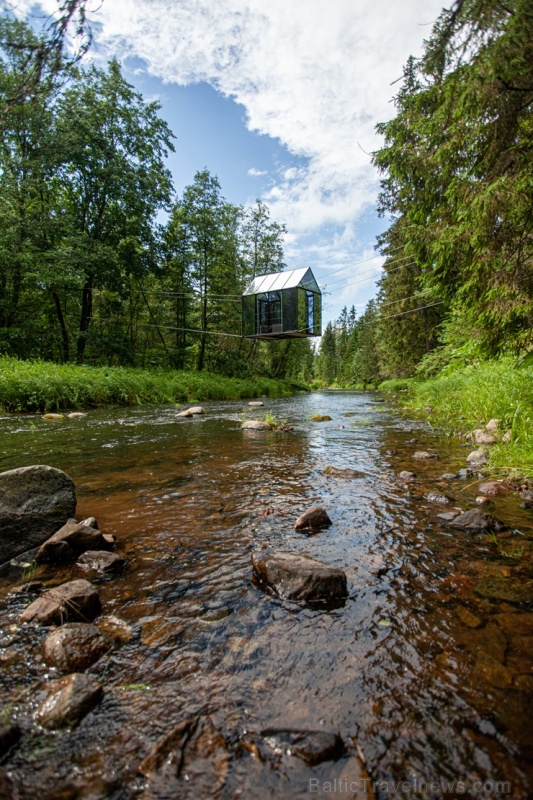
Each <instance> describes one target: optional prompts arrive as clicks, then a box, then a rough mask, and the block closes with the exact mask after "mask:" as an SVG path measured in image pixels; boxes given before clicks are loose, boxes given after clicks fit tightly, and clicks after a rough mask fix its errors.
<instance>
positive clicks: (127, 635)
mask: <svg viewBox="0 0 533 800" xmlns="http://www.w3.org/2000/svg"><path fill="white" fill-rule="evenodd" d="M97 627H98V629H99V630H100V631H103V633H104V634H107V635H108V636H109V637H110V638H111V639H112V640H113V641H114V642H115V643H116V644H127V643H128V642H129V641H130V639H131V637H132V634H133V630H132V627H131V625H128V623H127V622H126V621H125V620H123V619H120V617H116V616H114V615H113V614H110V615H109V616H107V617H100V618H99V620H98V622H97Z"/></svg>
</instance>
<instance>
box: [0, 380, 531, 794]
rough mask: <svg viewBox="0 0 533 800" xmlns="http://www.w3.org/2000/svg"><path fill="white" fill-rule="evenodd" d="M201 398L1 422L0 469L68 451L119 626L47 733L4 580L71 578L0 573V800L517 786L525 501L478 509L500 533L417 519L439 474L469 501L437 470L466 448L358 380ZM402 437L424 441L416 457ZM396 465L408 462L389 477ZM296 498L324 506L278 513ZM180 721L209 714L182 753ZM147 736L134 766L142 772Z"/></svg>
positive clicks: (496, 790)
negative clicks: (85, 692) (341, 599)
mask: <svg viewBox="0 0 533 800" xmlns="http://www.w3.org/2000/svg"><path fill="white" fill-rule="evenodd" d="M204 407H205V408H206V412H207V413H206V415H205V416H203V417H196V418H194V419H176V417H175V414H176V410H175V409H174V408H173V407H170V406H165V407H160V408H150V409H138V410H137V409H136V410H113V411H94V412H91V413H89V415H88V416H87V417H86V418H85V419H76V420H70V419H64V420H61V421H45V420H42V419H40V418H39V417H37V416H24V417H22V416H19V417H4V418H2V419H0V436H1V438H0V443H1V444H0V469H11V468H14V467H18V466H25V465H28V464H38V463H41V464H49V465H50V466H54V467H58V468H61V469H63V470H65V471H66V472H67V473H69V474H70V475H71V477H72V478H73V479H74V481H75V482H76V486H77V492H78V509H77V517H78V519H82V518H83V517H86V516H89V515H94V516H96V517H97V519H98V523H99V527H100V528H101V529H102V530H103V531H104V532H107V533H113V534H114V535H115V536H116V537H117V551H118V552H119V553H120V554H121V555H123V556H125V557H126V558H127V559H128V561H129V569H128V570H127V572H125V573H124V574H123V575H122V576H120V577H118V578H114V579H112V580H106V581H102V582H101V583H99V584H98V588H99V591H100V597H101V600H102V604H103V616H105V618H106V619H105V620H104V621H103V622H102V625H103V626H104V625H106V624H107V626H108V629H109V625H113V626H115V629H116V630H119V631H120V632H121V635H120V636H119V638H121V640H122V641H121V643H120V644H117V646H116V647H115V649H114V650H112V651H111V653H110V654H109V655H108V656H105V657H104V658H103V659H101V661H99V662H98V663H97V664H96V665H94V666H93V667H92V668H91V670H90V672H91V673H92V674H94V675H95V676H98V677H100V679H101V681H102V685H103V686H104V690H105V694H104V699H103V701H102V703H101V704H100V705H99V707H98V708H97V709H96V710H94V711H93V712H91V713H90V714H89V715H88V716H86V717H85V718H84V719H83V720H82V722H81V723H80V724H79V725H78V726H77V727H75V728H72V729H71V730H66V731H45V730H44V729H41V728H40V727H39V726H38V725H37V724H36V723H35V722H34V721H33V716H32V715H33V713H34V712H35V709H36V707H37V705H38V703H39V702H40V701H41V700H42V697H43V686H44V685H45V683H46V681H49V680H51V679H52V678H55V677H57V673H56V671H55V670H54V669H51V668H49V667H47V666H46V665H45V664H44V662H43V660H42V656H41V646H42V642H43V640H44V638H45V636H46V635H47V633H48V630H47V629H45V628H41V627H39V626H37V625H33V624H24V625H21V624H20V623H19V617H20V613H21V611H22V610H23V608H24V607H25V605H27V603H28V602H29V597H28V592H27V591H25V590H24V588H23V589H21V584H23V583H24V581H26V582H27V581H28V579H29V577H31V580H32V581H33V582H35V581H39V582H41V583H44V584H45V585H49V584H57V583H61V582H63V581H65V580H69V579H71V578H73V577H83V574H82V573H81V572H80V571H79V568H77V567H68V568H61V569H58V568H51V567H47V568H45V567H39V568H38V569H37V571H36V572H35V573H34V574H32V575H31V576H28V575H23V576H19V577H18V578H17V579H16V580H15V579H14V578H13V576H9V577H4V578H3V579H2V578H0V605H1V608H2V614H1V621H0V665H1V679H0V680H1V683H0V687H1V688H0V691H1V705H2V709H3V712H4V719H5V720H10V721H12V722H17V723H18V724H19V725H20V726H21V728H22V730H23V736H22V739H21V740H20V742H19V743H18V745H17V747H15V748H13V749H12V750H11V751H10V752H9V753H8V754H7V755H6V756H5V757H4V759H3V761H2V762H1V763H2V765H3V769H4V770H5V771H6V773H7V774H8V776H9V779H10V781H11V783H12V786H13V793H14V797H15V798H17V799H19V798H20V800H33V799H34V798H37V797H40V798H48V800H52V798H57V799H58V800H59V798H62V799H63V800H70V799H71V798H91V799H92V800H97V799H99V798H108V797H109V798H115V799H116V800H119V799H120V800H129V798H136V797H142V798H182V797H198V798H203V797H222V798H226V797H227V798H237V797H244V798H263V797H265V798H266V797H272V798H276V797H284V798H285V797H287V798H296V797H313V796H324V797H331V796H338V797H353V796H358V797H363V796H365V797H367V796H368V797H371V796H372V794H374V795H375V797H378V798H396V797H398V798H400V797H440V796H448V797H452V796H453V797H454V796H477V797H486V796H490V797H503V796H507V797H513V798H527V797H531V796H532V795H533V770H532V766H531V764H532V762H533V758H532V757H533V748H532V744H533V726H532V723H531V720H532V708H531V692H532V689H533V671H532V659H531V656H532V654H533V646H532V645H533V635H532V634H533V625H532V622H533V613H531V612H532V608H531V602H529V603H528V600H529V601H531V599H532V597H533V591H532V580H531V579H532V577H533V573H532V571H531V565H532V556H531V554H532V547H533V531H532V526H531V521H532V516H531V514H532V512H531V511H526V510H522V509H521V508H520V506H519V499H517V496H516V493H512V492H509V493H508V494H506V495H503V496H502V497H496V498H494V504H493V506H491V507H490V510H491V511H492V512H493V513H494V514H496V516H498V517H500V518H502V519H503V520H504V522H505V523H506V525H507V526H508V529H509V531H510V533H506V534H504V536H503V537H502V538H499V539H495V538H494V537H492V538H491V537H490V536H488V535H486V534H472V533H468V532H463V531H454V530H452V529H449V528H447V527H446V526H445V524H444V523H442V522H441V521H439V520H438V519H437V518H436V514H437V513H439V512H441V511H444V510H446V509H445V508H443V507H440V506H438V505H434V504H432V503H430V502H428V501H427V499H426V498H427V495H428V493H429V492H430V491H440V492H442V491H445V492H446V493H447V494H449V495H451V496H452V497H453V498H454V499H455V501H456V504H457V505H458V506H461V507H462V508H464V509H466V508H470V507H472V506H473V505H475V503H474V498H475V496H476V488H477V484H474V483H473V481H475V479H471V480H469V481H454V482H451V483H443V482H442V481H440V475H441V474H442V473H443V472H450V471H456V470H457V469H458V468H459V467H462V466H464V458H465V455H466V454H467V452H468V451H465V450H464V449H461V448H460V447H459V446H458V444H457V443H453V442H447V441H446V440H442V439H438V438H437V437H436V436H435V435H434V434H433V433H432V432H431V430H429V428H427V426H425V424H424V423H423V422H420V421H417V420H412V419H411V420H407V419H402V418H401V416H400V415H399V413H398V412H397V411H395V410H394V409H391V408H388V407H387V406H386V405H384V404H383V403H380V402H378V398H377V396H373V395H371V394H364V393H348V392H338V393H322V394H311V395H306V396H297V397H293V398H290V399H284V400H266V401H265V409H248V408H247V405H246V403H245V402H241V403H206V404H204ZM265 410H268V411H271V412H272V413H274V414H275V415H276V417H277V418H278V419H285V420H287V421H288V423H289V424H290V425H291V426H293V430H292V431H291V432H264V433H263V432H261V433H256V432H249V431H243V430H241V427H240V425H241V421H242V415H243V411H244V412H245V413H246V415H247V417H249V418H251V417H254V416H255V417H257V418H259V417H260V416H262V414H263V413H264V411H265ZM315 413H320V414H329V415H330V416H331V417H332V420H331V421H325V422H312V421H310V419H309V418H310V417H311V416H312V415H313V414H315ZM417 450H430V451H432V452H434V453H436V454H437V455H438V459H434V460H430V461H425V462H421V461H415V460H413V458H412V456H413V453H414V452H415V451H417ZM328 466H333V467H337V468H339V469H344V468H351V469H354V470H360V471H361V472H363V473H364V475H363V476H362V477H360V478H356V479H353V478H352V479H345V478H343V477H342V476H339V475H335V474H332V473H330V474H328V473H327V472H326V473H324V470H325V469H326V468H327V467H328ZM403 469H409V470H413V471H414V472H415V473H416V474H417V480H416V481H415V482H414V483H412V484H409V485H406V484H404V483H403V482H402V480H400V479H399V478H398V473H399V472H400V471H401V470H403ZM316 504H319V505H322V506H324V507H325V508H326V509H327V511H328V513H329V515H330V517H331V519H332V522H333V524H332V526H331V527H330V528H328V529H327V530H324V531H321V532H320V533H319V534H317V535H315V536H306V535H302V534H299V533H296V532H295V531H294V529H293V524H294V521H295V519H296V517H297V516H298V515H299V514H300V513H302V512H303V511H304V510H306V509H307V508H308V507H309V506H311V505H316ZM266 548H271V549H272V550H274V551H283V552H291V553H299V552H302V553H308V554H310V555H312V556H314V557H317V558H319V559H321V560H322V561H325V562H327V563H328V564H331V565H335V566H338V567H341V568H342V569H344V571H345V572H346V575H347V579H348V587H349V598H348V600H347V602H346V603H345V605H344V606H343V607H341V608H337V609H334V610H329V611H326V610H320V609H310V608H306V607H304V606H300V605H298V604H296V603H291V602H288V601H284V600H280V599H277V598H274V597H272V596H270V595H267V594H265V593H264V592H263V591H261V589H259V588H258V587H256V586H255V585H254V584H253V582H252V569H251V554H252V553H254V552H258V551H262V550H264V549H266ZM110 618H111V621H110ZM96 623H97V624H100V621H99V620H96ZM197 718H201V719H203V720H204V722H205V720H209V723H208V724H209V726H210V728H209V730H210V734H209V735H208V736H207V739H206V741H207V740H209V736H210V737H211V744H210V742H209V741H207V744H205V742H204V746H203V749H202V746H201V744H200V745H197V749H196V751H195V753H196V756H195V754H194V753H193V754H192V755H190V756H189V762H190V768H187V770H184V769H181V768H179V766H178V767H176V765H175V763H174V761H173V756H172V746H173V745H172V741H173V739H172V736H174V735H175V734H173V733H172V731H176V730H179V727H178V728H176V726H179V725H180V724H182V723H184V722H187V721H188V720H189V721H190V720H191V719H197ZM272 729H291V730H301V731H309V730H310V731H331V732H336V733H338V734H340V736H341V737H342V738H343V741H344V743H345V746H346V748H347V749H346V754H345V756H344V757H343V758H341V759H340V760H338V761H335V762H334V761H325V762H323V763H321V764H319V765H318V766H308V765H306V764H305V763H304V762H303V761H302V760H301V759H299V758H296V757H294V756H290V753H289V752H287V751H283V748H281V749H280V748H279V747H278V746H277V745H276V741H278V740H276V738H275V736H274V738H272V736H270V738H269V736H268V735H266V734H265V731H268V730H272ZM169 734H170V736H168V735H169ZM165 737H167V738H165ZM178 738H179V737H178ZM204 738H205V737H204ZM214 740H216V742H215V744H213V741H214ZM265 742H266V744H265ZM269 743H270V745H271V752H270V751H268V746H267V745H268V744H269ZM276 748H277V750H276ZM282 751H283V752H282ZM154 752H155V753H156V754H157V753H159V756H158V758H159V761H157V759H156V761H157V765H158V766H157V767H155V768H154V770H155V771H154V773H153V775H150V774H148V776H147V774H146V769H144V770H143V772H144V774H141V772H139V766H140V765H141V762H143V760H144V759H146V757H147V756H149V755H150V753H154ZM269 753H270V754H269ZM182 756H183V753H182ZM163 762H164V763H163ZM154 763H155V762H154ZM182 766H183V765H182ZM354 775H356V776H358V777H359V788H357V787H355V785H354V782H353V781H350V778H351V777H353V776H354ZM365 778H366V780H365ZM335 780H336V782H335ZM343 781H344V782H343ZM362 786H363V789H364V791H363V789H362V788H361V787H362Z"/></svg>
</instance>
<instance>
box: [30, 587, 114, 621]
mask: <svg viewBox="0 0 533 800" xmlns="http://www.w3.org/2000/svg"><path fill="white" fill-rule="evenodd" d="M101 609H102V605H101V603H100V596H99V594H98V591H97V589H96V588H95V587H94V586H93V585H92V583H89V581H85V580H83V579H79V580H75V581H69V582H68V583H63V584H62V585H61V586H54V588H53V589H48V590H47V591H46V592H44V594H42V595H41V596H40V597H38V598H37V600H34V601H33V603H31V605H29V606H28V608H27V609H26V610H25V611H24V612H23V613H22V614H21V617H20V621H21V622H39V623H40V624H41V625H63V624H64V623H65V622H78V621H82V622H87V621H92V620H93V619H94V618H95V617H96V616H98V614H99V613H100V611H101Z"/></svg>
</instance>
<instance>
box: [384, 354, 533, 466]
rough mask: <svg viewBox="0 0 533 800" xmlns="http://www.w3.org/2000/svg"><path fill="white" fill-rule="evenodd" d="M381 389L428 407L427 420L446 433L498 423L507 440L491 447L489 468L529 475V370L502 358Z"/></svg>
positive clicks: (532, 415)
mask: <svg viewBox="0 0 533 800" xmlns="http://www.w3.org/2000/svg"><path fill="white" fill-rule="evenodd" d="M379 388H380V389H381V390H383V391H386V392H394V391H398V390H401V389H405V388H407V393H405V394H403V398H405V400H406V402H405V405H408V406H409V407H411V408H413V409H415V410H421V411H422V410H426V409H428V408H430V409H431V411H430V412H429V414H430V418H431V420H432V421H433V422H435V423H436V424H438V425H439V426H441V427H443V428H444V429H445V430H447V431H449V432H454V433H466V432H467V431H470V430H473V429H475V428H482V427H484V426H485V425H486V424H487V422H488V421H489V420H490V419H494V418H497V419H501V420H502V424H501V428H502V430H503V431H505V430H510V431H511V441H510V443H509V444H497V445H494V446H493V447H491V448H490V461H489V466H490V467H492V468H494V469H499V470H509V471H517V472H521V473H522V474H524V473H526V474H528V475H533V367H519V366H517V363H516V359H513V358H511V357H506V358H502V359H500V360H498V361H487V362H483V363H481V364H478V365H475V366H472V367H467V368H465V369H462V370H460V371H458V372H454V373H451V374H448V375H445V376H442V375H441V376H437V377H436V378H431V379H429V380H425V381H419V380H415V379H413V380H410V381H386V382H385V383H383V384H381V386H380V387H379Z"/></svg>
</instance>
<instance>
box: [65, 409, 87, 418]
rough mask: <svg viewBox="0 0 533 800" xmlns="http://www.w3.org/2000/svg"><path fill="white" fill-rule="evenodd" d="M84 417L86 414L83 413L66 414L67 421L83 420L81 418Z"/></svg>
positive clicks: (72, 412)
mask: <svg viewBox="0 0 533 800" xmlns="http://www.w3.org/2000/svg"><path fill="white" fill-rule="evenodd" d="M86 416H87V414H86V413H85V411H71V412H70V414H67V417H68V418H69V419H83V417H86Z"/></svg>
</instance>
